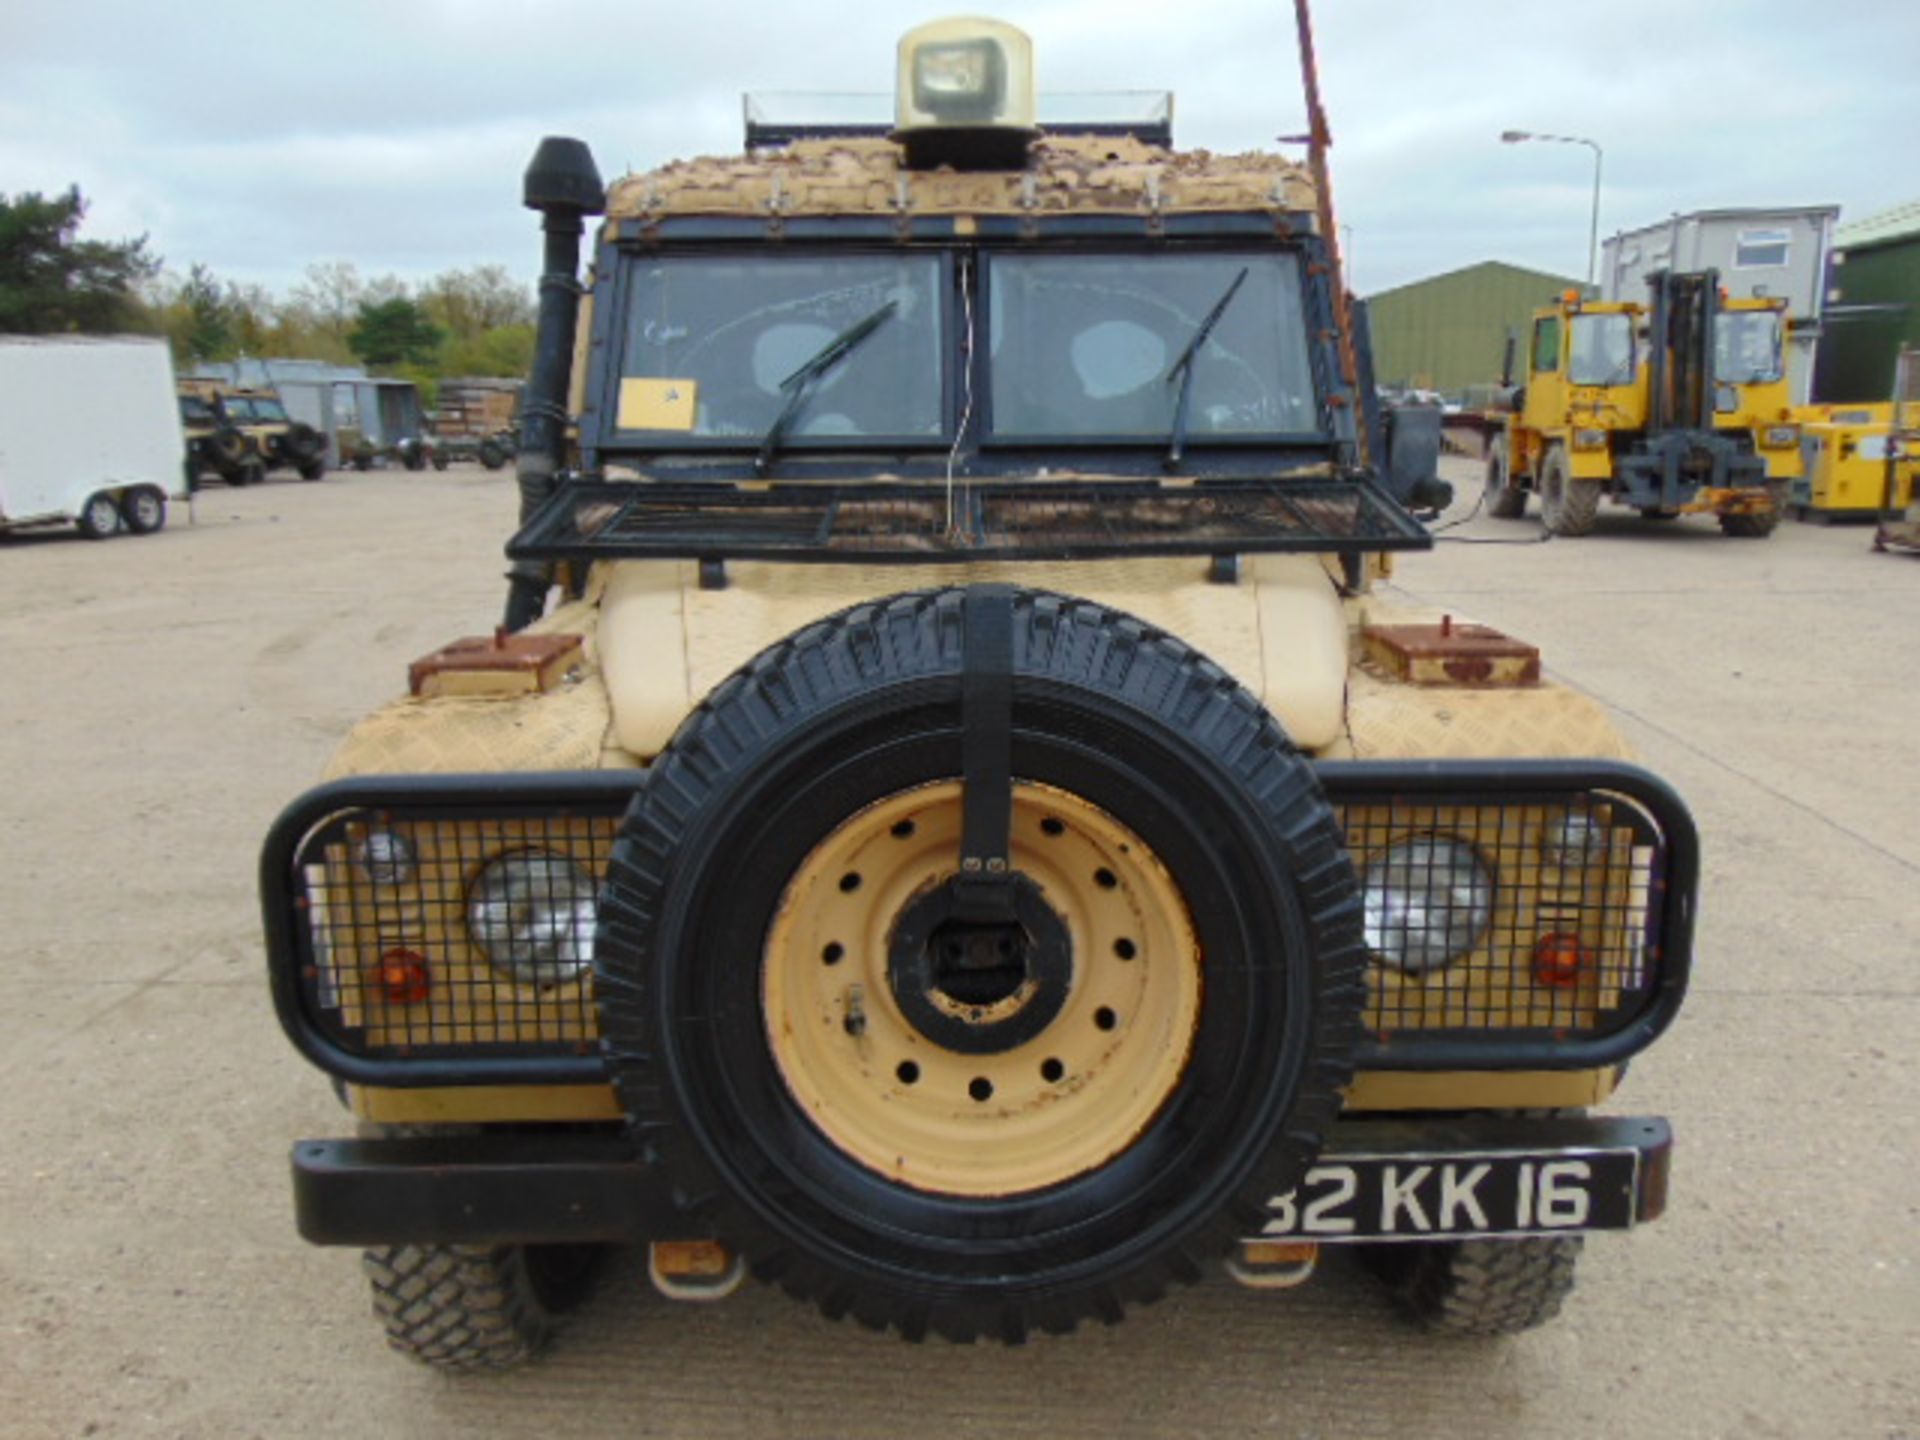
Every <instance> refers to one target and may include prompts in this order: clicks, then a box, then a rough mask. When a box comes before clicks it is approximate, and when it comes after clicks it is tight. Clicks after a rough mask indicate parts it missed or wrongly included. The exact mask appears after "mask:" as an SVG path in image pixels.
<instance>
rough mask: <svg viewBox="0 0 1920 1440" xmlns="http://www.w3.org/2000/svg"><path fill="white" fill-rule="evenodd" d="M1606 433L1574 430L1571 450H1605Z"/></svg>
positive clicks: (1602, 431)
mask: <svg viewBox="0 0 1920 1440" xmlns="http://www.w3.org/2000/svg"><path fill="white" fill-rule="evenodd" d="M1606 444H1607V432H1606V431H1604V430H1576V431H1574V432H1573V448H1574V449H1576V450H1602V449H1605V448H1606Z"/></svg>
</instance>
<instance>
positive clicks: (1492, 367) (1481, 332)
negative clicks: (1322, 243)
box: [1367, 260, 1585, 394]
mask: <svg viewBox="0 0 1920 1440" xmlns="http://www.w3.org/2000/svg"><path fill="white" fill-rule="evenodd" d="M1583 289H1585V286H1584V285H1583V284H1582V283H1581V282H1580V281H1578V280H1573V279H1570V278H1568V277H1567V276H1565V275H1548V274H1546V273H1545V272H1543V271H1540V270H1523V269H1522V268H1521V267H1520V266H1518V265H1506V264H1502V263H1501V262H1500V261H1498V260H1487V261H1483V262H1481V263H1480V264H1478V265H1469V266H1467V267H1466V268H1465V269H1463V270H1450V271H1448V272H1447V273H1446V274H1444V275H1434V276H1431V277H1429V278H1428V279H1425V280H1415V281H1413V282H1412V283H1410V284H1406V285H1398V286H1395V287H1394V288H1393V289H1391V290H1382V291H1380V292H1379V293H1378V294H1377V295H1373V296H1370V297H1368V300H1367V313H1368V321H1369V328H1370V329H1371V330H1372V332H1373V373H1374V378H1375V380H1377V381H1378V382H1379V383H1380V384H1381V385H1383V386H1386V387H1388V388H1389V389H1406V388H1416V389H1421V390H1439V391H1441V392H1443V393H1445V394H1457V393H1459V392H1460V391H1462V390H1464V389H1465V388H1466V387H1467V386H1469V385H1483V384H1487V383H1490V382H1492V381H1496V380H1498V379H1499V378H1500V357H1501V352H1502V350H1503V349H1504V348H1505V345H1506V340H1507V334H1508V332H1509V331H1511V332H1512V333H1513V334H1515V335H1525V334H1526V333H1527V327H1528V325H1529V324H1530V323H1531V320H1532V315H1533V312H1534V310H1536V309H1537V308H1538V307H1540V306H1542V305H1548V304H1551V303H1552V302H1553V297H1554V296H1556V295H1558V294H1560V293H1561V292H1562V291H1564V290H1583Z"/></svg>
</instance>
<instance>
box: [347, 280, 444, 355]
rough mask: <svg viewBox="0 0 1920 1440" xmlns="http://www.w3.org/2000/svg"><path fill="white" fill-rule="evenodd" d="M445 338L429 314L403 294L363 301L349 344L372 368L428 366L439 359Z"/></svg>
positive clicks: (351, 331) (348, 337)
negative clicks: (385, 298)
mask: <svg viewBox="0 0 1920 1440" xmlns="http://www.w3.org/2000/svg"><path fill="white" fill-rule="evenodd" d="M444 335H445V332H444V331H442V330H441V328H440V327H439V326H438V325H436V324H434V323H433V321H431V320H430V319H428V318H427V313H426V311H424V310H422V309H421V308H420V307H419V306H418V305H416V304H415V303H414V302H413V301H411V300H409V299H407V298H406V297H405V296H404V295H401V296H396V297H394V298H393V299H391V300H379V301H364V302H362V303H361V306H360V315H359V320H358V321H357V323H356V324H355V325H354V327H353V329H352V330H350V331H349V332H348V333H347V344H348V345H350V346H351V347H352V348H353V353H354V354H356V355H358V356H359V357H360V358H361V360H363V361H364V362H365V363H366V364H368V365H371V366H391V365H421V366H426V365H431V364H432V363H433V361H434V360H435V359H436V357H437V354H438V351H439V349H440V341H441V340H442V338H444Z"/></svg>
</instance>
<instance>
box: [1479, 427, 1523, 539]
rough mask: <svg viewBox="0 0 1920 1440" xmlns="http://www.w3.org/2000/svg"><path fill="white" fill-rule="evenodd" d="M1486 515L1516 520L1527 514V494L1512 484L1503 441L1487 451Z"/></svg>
mask: <svg viewBox="0 0 1920 1440" xmlns="http://www.w3.org/2000/svg"><path fill="white" fill-rule="evenodd" d="M1487 513H1488V514H1489V515H1491V516H1493V517H1494V518H1495V519H1496V520H1518V519H1520V518H1521V517H1523V516H1524V515H1525V514H1526V513H1527V492H1526V491H1525V490H1523V489H1521V488H1520V487H1519V486H1518V485H1515V484H1514V483H1513V476H1512V474H1511V473H1510V472H1509V470H1508V468H1507V445H1506V441H1504V440H1496V441H1494V442H1493V444H1492V445H1491V446H1489V447H1488V449H1487Z"/></svg>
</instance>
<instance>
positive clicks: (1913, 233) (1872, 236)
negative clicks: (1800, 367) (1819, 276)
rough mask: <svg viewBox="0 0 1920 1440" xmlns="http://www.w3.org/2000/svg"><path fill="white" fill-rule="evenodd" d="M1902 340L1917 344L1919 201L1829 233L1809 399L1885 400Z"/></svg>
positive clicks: (1830, 401) (1919, 327)
mask: <svg viewBox="0 0 1920 1440" xmlns="http://www.w3.org/2000/svg"><path fill="white" fill-rule="evenodd" d="M1902 345H1920V200H1911V201H1908V202H1907V203H1906V204H1905V205H1897V206H1895V207H1894V208H1893V209H1891V210H1883V211H1881V212H1880V213H1879V214H1878V215H1869V216H1868V217H1867V218H1866V219H1864V220H1856V221H1854V222H1853V223H1852V224H1849V225H1842V226H1841V227H1840V228H1839V229H1838V230H1837V231H1835V232H1834V237H1833V265H1832V267H1831V269H1830V270H1829V271H1828V278H1827V308H1826V324H1825V333H1824V335H1823V337H1822V339H1821V341H1820V360H1819V364H1818V365H1817V366H1816V368H1815V375H1814V387H1813V388H1814V396H1815V398H1816V399H1818V400H1820V401H1821V402H1823V403H1825V404H1840V403H1843V402H1858V401H1862V400H1885V399H1886V398H1887V396H1888V395H1889V394H1890V393H1891V390H1892V386H1893V359H1894V356H1895V354H1897V353H1898V351H1899V349H1900V347H1901V346H1902Z"/></svg>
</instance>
